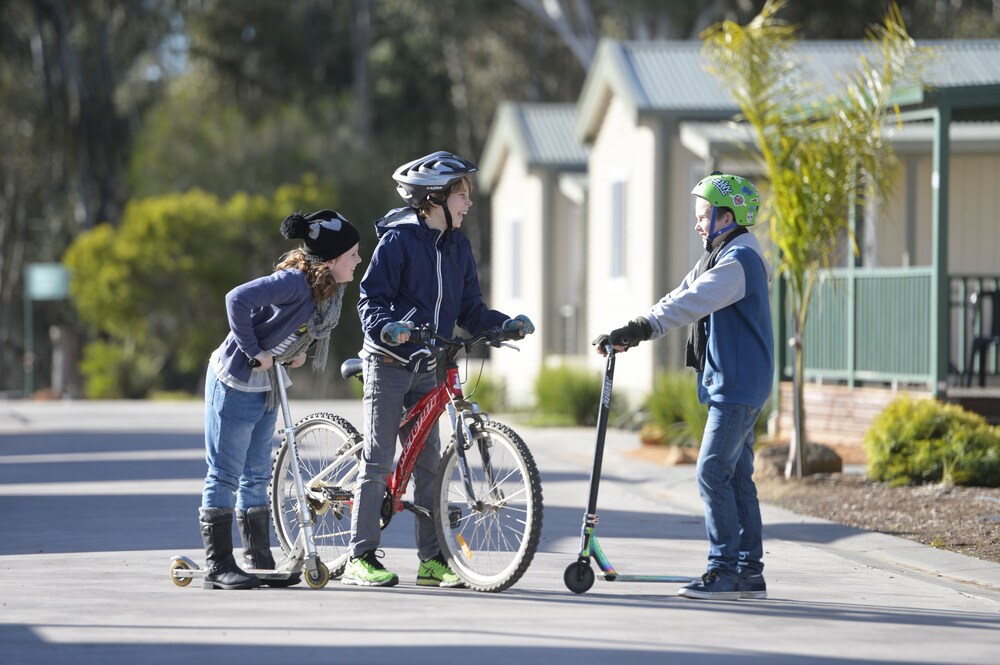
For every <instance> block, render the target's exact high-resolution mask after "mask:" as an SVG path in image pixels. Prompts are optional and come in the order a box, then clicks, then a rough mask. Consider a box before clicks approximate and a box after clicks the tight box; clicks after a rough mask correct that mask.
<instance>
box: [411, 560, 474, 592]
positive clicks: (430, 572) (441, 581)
mask: <svg viewBox="0 0 1000 665" xmlns="http://www.w3.org/2000/svg"><path fill="white" fill-rule="evenodd" d="M417 586H438V587H441V588H442V589H452V588H455V587H460V586H465V585H464V584H462V578H460V577H459V576H458V575H456V574H455V573H454V572H452V570H451V568H449V567H448V564H447V563H445V560H444V559H443V558H442V557H441V555H440V554H438V555H437V556H432V557H431V558H430V559H427V560H426V561H421V562H420V567H419V568H417Z"/></svg>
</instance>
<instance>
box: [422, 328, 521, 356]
mask: <svg viewBox="0 0 1000 665" xmlns="http://www.w3.org/2000/svg"><path fill="white" fill-rule="evenodd" d="M519 339H521V336H520V335H519V334H517V333H506V332H504V331H503V329H502V328H500V326H493V327H492V328H487V329H486V330H484V331H483V332H481V333H479V334H478V335H473V336H472V337H445V336H444V335H439V334H438V333H437V332H436V331H435V330H434V327H433V326H432V325H431V324H429V323H425V324H423V325H420V326H417V327H416V328H414V329H413V332H411V333H410V341H411V342H416V343H417V344H424V345H430V343H431V342H432V341H437V342H441V343H442V344H444V345H445V346H451V347H461V348H462V349H464V350H466V351H468V350H469V349H471V348H472V347H474V346H478V345H479V344H489V345H490V346H493V347H497V348H499V347H500V345H501V344H502V343H503V342H508V341H513V340H519Z"/></svg>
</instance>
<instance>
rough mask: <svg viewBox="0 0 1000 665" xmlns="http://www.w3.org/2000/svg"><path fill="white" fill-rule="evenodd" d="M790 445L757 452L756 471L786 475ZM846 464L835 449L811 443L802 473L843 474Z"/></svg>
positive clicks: (775, 446) (780, 445) (765, 448)
mask: <svg viewBox="0 0 1000 665" xmlns="http://www.w3.org/2000/svg"><path fill="white" fill-rule="evenodd" d="M788 447H789V446H788V444H787V443H781V444H775V445H772V446H766V447H764V448H761V449H760V450H758V451H757V452H756V458H757V463H756V465H755V466H756V470H757V472H758V473H761V474H765V475H777V476H784V475H785V464H786V463H787V462H788ZM843 470H844V462H843V460H841V458H840V455H838V454H837V453H836V451H834V449H833V448H831V447H829V446H825V445H823V444H822V443H810V444H809V445H808V446H807V447H806V458H805V460H804V463H803V465H802V473H803V474H805V475H807V476H809V475H812V474H814V473H841V472H842V471H843Z"/></svg>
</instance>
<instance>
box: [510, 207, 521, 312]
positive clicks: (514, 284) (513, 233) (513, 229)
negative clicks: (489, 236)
mask: <svg viewBox="0 0 1000 665" xmlns="http://www.w3.org/2000/svg"><path fill="white" fill-rule="evenodd" d="M510 296H511V297H512V298H520V297H521V222H520V221H516V222H512V223H511V225H510Z"/></svg>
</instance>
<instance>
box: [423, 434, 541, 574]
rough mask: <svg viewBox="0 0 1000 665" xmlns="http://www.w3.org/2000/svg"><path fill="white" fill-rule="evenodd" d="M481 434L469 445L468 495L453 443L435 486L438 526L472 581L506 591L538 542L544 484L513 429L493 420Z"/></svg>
mask: <svg viewBox="0 0 1000 665" xmlns="http://www.w3.org/2000/svg"><path fill="white" fill-rule="evenodd" d="M477 436H478V437H479V439H478V440H479V441H480V444H479V445H478V446H472V447H470V448H469V449H468V450H465V460H466V464H467V469H468V473H469V478H468V480H469V481H470V483H471V484H470V488H471V489H472V491H474V492H475V494H476V495H475V496H474V497H469V496H467V495H466V485H465V478H464V476H463V473H462V468H461V465H459V464H458V455H457V453H456V451H455V450H454V447H452V448H449V449H448V451H446V453H445V455H444V460H443V462H442V468H441V476H440V478H439V479H438V489H437V490H436V493H437V496H438V497H439V500H438V501H439V504H438V505H439V508H438V511H437V514H438V515H439V516H440V517H439V518H438V519H437V520H436V528H437V530H438V539H439V541H440V542H441V544H442V551H443V553H444V554H445V556H446V557H447V558H448V559H449V562H450V563H451V564H452V568H453V570H454V571H455V572H456V573H457V574H458V575H459V576H461V577H462V579H463V580H464V581H465V582H466V584H467V585H468V586H470V587H471V588H474V589H478V590H481V591H501V590H503V589H506V588H508V587H509V586H510V585H512V584H514V583H515V582H516V581H517V580H518V579H519V578H520V577H521V575H522V574H523V573H524V571H525V570H526V569H527V567H528V564H529V563H530V561H531V559H532V557H533V556H534V553H535V549H536V548H537V546H538V540H539V535H540V531H541V517H542V506H541V486H540V481H539V479H538V471H537V469H536V468H535V466H534V462H533V461H532V460H531V455H530V453H529V452H528V449H527V447H526V446H525V445H524V443H523V441H521V440H520V437H518V436H517V435H516V434H515V433H514V432H513V431H511V430H510V429H509V428H507V427H506V426H504V425H500V424H499V423H492V422H491V423H484V424H483V425H482V431H480V432H478V433H477ZM483 437H486V438H488V441H487V442H482V439H483Z"/></svg>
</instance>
